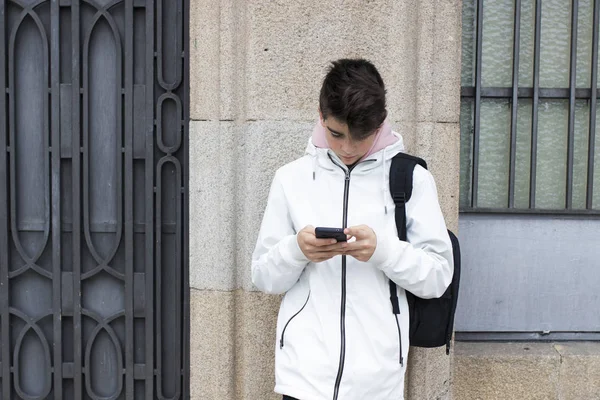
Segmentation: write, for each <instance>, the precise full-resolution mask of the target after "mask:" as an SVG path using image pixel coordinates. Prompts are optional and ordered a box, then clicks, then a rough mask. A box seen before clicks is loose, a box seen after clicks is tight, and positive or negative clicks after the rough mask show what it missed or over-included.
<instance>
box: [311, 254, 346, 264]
mask: <svg viewBox="0 0 600 400" xmlns="http://www.w3.org/2000/svg"><path fill="white" fill-rule="evenodd" d="M341 255H342V253H340V252H337V251H330V252H326V253H317V254H314V255H313V259H314V260H315V261H316V262H323V261H327V260H329V259H331V258H333V257H335V256H341Z"/></svg>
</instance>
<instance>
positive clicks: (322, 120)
mask: <svg viewBox="0 0 600 400" xmlns="http://www.w3.org/2000/svg"><path fill="white" fill-rule="evenodd" d="M317 111H318V112H319V121H320V122H321V125H325V120H324V119H323V113H322V112H321V109H320V108H317Z"/></svg>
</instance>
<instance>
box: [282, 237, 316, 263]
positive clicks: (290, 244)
mask: <svg viewBox="0 0 600 400" xmlns="http://www.w3.org/2000/svg"><path fill="white" fill-rule="evenodd" d="M279 251H280V253H281V258H283V261H285V262H286V263H287V264H290V265H292V266H296V267H302V268H304V267H305V266H306V264H308V263H309V261H310V260H309V259H308V258H307V257H306V256H305V255H304V253H303V252H302V250H301V249H300V245H299V244H298V238H297V237H296V235H289V236H287V237H285V238H284V239H283V240H282V241H281V245H280V250H279Z"/></svg>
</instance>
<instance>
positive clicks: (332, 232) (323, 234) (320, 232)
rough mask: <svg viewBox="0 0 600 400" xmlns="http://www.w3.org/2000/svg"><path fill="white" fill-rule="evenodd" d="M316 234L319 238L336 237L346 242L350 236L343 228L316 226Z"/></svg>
mask: <svg viewBox="0 0 600 400" xmlns="http://www.w3.org/2000/svg"><path fill="white" fill-rule="evenodd" d="M315 236H316V237H317V239H335V240H337V241H338V242H345V241H346V240H347V238H348V237H347V236H346V234H345V233H344V229H343V228H324V227H317V228H315Z"/></svg>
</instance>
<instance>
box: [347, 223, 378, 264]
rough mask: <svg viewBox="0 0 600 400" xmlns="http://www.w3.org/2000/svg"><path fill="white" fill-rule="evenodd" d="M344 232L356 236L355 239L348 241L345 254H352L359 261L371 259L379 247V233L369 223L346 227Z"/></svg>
mask: <svg viewBox="0 0 600 400" xmlns="http://www.w3.org/2000/svg"><path fill="white" fill-rule="evenodd" d="M344 233H345V234H346V235H349V236H354V237H355V238H356V240H355V241H353V242H350V243H348V247H347V248H346V251H345V252H344V254H347V255H349V256H352V257H354V258H356V259H357V260H358V261H363V262H367V261H369V260H370V259H371V257H372V256H373V253H374V252H375V248H376V247H377V235H376V234H375V231H373V229H371V228H370V227H368V226H367V225H357V226H351V227H350V228H346V229H345V230H344Z"/></svg>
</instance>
